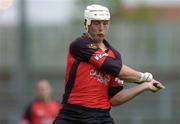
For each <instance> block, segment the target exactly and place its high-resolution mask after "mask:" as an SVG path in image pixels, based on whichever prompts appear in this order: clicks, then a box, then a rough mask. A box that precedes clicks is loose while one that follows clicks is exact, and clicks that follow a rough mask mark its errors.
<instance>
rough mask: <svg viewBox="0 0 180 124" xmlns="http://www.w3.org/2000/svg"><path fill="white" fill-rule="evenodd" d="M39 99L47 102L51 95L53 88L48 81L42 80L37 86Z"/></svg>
mask: <svg viewBox="0 0 180 124" xmlns="http://www.w3.org/2000/svg"><path fill="white" fill-rule="evenodd" d="M36 93H37V97H38V98H40V99H42V100H47V99H49V98H50V95H51V86H50V84H49V82H48V81H47V80H40V81H39V82H38V83H37V84H36Z"/></svg>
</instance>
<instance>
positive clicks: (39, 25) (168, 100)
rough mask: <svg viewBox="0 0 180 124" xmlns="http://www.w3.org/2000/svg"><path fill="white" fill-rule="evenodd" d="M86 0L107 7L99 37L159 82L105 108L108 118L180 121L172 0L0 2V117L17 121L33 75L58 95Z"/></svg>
mask: <svg viewBox="0 0 180 124" xmlns="http://www.w3.org/2000/svg"><path fill="white" fill-rule="evenodd" d="M92 3H98V4H102V5H105V6H107V7H108V8H109V9H110V11H111V22H110V23H111V24H110V30H109V33H108V36H107V40H109V41H110V42H111V44H112V45H113V46H114V47H115V48H116V49H117V50H118V51H120V52H121V54H122V59H123V62H124V63H126V64H127V65H130V66H131V67H133V68H135V69H138V70H141V71H144V72H146V71H149V72H151V73H153V74H154V77H155V78H156V79H158V80H159V81H161V82H162V83H163V84H164V85H165V86H166V90H163V91H161V92H158V93H155V94H154V93H150V92H146V93H144V94H141V95H140V96H138V97H137V98H135V99H134V100H132V101H131V102H129V103H126V104H124V105H122V106H120V107H116V108H113V109H112V116H113V117H114V120H115V122H116V123H117V124H121V123H122V124H123V123H125V124H179V123H180V110H179V107H180V106H179V105H180V90H179V89H180V41H179V39H180V1H179V0H14V1H13V3H12V5H11V6H10V8H6V9H4V8H2V7H0V124H18V123H19V120H20V118H21V115H22V113H23V111H24V109H25V107H26V106H27V105H28V104H29V102H31V101H32V99H33V98H34V95H35V93H34V84H35V83H36V81H37V80H39V79H48V80H50V81H51V83H52V86H53V89H54V92H53V98H55V99H56V100H57V101H59V102H60V101H61V99H62V94H63V92H64V90H63V88H64V72H65V66H66V54H67V49H68V45H69V43H70V42H71V41H73V40H74V39H75V38H76V37H78V36H80V35H81V33H83V32H84V27H83V21H84V20H83V11H84V9H85V6H86V5H88V4H92ZM131 86H132V84H128V83H127V84H126V87H131Z"/></svg>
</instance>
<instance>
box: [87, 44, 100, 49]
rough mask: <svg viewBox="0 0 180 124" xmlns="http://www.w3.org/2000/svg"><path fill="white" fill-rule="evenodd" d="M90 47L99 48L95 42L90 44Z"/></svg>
mask: <svg viewBox="0 0 180 124" xmlns="http://www.w3.org/2000/svg"><path fill="white" fill-rule="evenodd" d="M88 47H89V48H91V49H97V48H98V47H97V45H96V44H95V43H91V44H88Z"/></svg>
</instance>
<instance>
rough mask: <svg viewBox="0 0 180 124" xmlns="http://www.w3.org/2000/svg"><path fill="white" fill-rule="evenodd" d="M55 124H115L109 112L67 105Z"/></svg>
mask: <svg viewBox="0 0 180 124" xmlns="http://www.w3.org/2000/svg"><path fill="white" fill-rule="evenodd" d="M53 124H114V121H113V119H112V118H111V116H110V113H109V110H103V109H91V108H86V107H82V106H77V105H69V104H65V105H64V106H63V108H62V109H61V111H60V112H59V114H58V116H57V117H56V119H55V120H54V122H53Z"/></svg>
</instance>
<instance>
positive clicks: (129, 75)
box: [119, 65, 141, 82]
mask: <svg viewBox="0 0 180 124" xmlns="http://www.w3.org/2000/svg"><path fill="white" fill-rule="evenodd" d="M119 76H120V78H121V79H122V80H125V81H128V82H139V80H140V78H141V72H139V71H136V70H134V69H132V68H130V67H128V66H127V65H122V68H121V71H120V73H119Z"/></svg>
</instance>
